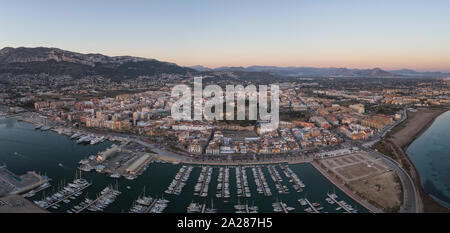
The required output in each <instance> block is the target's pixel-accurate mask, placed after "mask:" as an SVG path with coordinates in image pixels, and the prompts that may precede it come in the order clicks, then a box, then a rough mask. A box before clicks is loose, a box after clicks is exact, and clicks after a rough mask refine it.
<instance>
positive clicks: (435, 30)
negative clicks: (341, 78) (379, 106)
mask: <svg viewBox="0 0 450 233" xmlns="http://www.w3.org/2000/svg"><path fill="white" fill-rule="evenodd" d="M22 46H23V47H38V46H44V47H56V48H61V49H65V50H70V51H74V52H81V53H102V54H105V55H109V56H119V55H130V56H139V57H147V58H155V59H158V60H163V61H169V62H174V63H177V64H179V65H182V66H192V65H203V66H207V67H220V66H250V65H273V66H312V67H348V68H374V67H380V68H382V69H386V70H392V69H402V68H408V69H415V70H418V71H445V72H449V71H450V1H448V0H442V1H437V0H428V1H418V0H405V1H402V0H372V1H364V0H359V1H351V0H335V1H332V0H312V1H306V0H305V1H302V0H296V1H290V0H279V1H267V0H238V1H236V0H162V1H156V0H155V1H152V0H147V1H134V0H129V1H116V0H108V1H102V0H98V1H96V0H90V1H85V0H77V1H70V2H69V1H64V0H63V1H61V0H28V1H27V0H0V47H22Z"/></svg>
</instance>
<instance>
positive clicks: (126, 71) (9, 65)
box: [0, 47, 450, 80]
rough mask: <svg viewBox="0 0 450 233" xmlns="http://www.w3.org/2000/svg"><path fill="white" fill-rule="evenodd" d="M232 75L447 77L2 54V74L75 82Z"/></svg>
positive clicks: (32, 51) (34, 52)
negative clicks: (87, 78)
mask: <svg viewBox="0 0 450 233" xmlns="http://www.w3.org/2000/svg"><path fill="white" fill-rule="evenodd" d="M217 72H231V73H233V74H235V75H238V76H243V77H255V76H259V75H263V76H264V75H266V74H267V75H269V76H271V77H272V76H273V77H297V76H307V77H405V76H407V77H445V76H447V77H448V76H450V74H447V73H441V72H417V71H414V70H408V69H402V70H392V71H385V70H382V69H380V68H373V69H349V68H315V67H294V66H290V67H278V66H248V67H228V66H224V67H219V68H208V67H205V66H201V65H198V66H192V67H183V66H179V65H177V64H175V63H170V62H164V61H158V60H156V59H149V58H141V57H132V56H105V55H102V54H82V53H76V52H71V51H67V50H62V49H58V48H46V47H36V48H25V47H19V48H11V47H5V48H3V49H1V50H0V74H2V73H10V74H13V75H17V74H40V73H47V74H50V75H71V76H72V77H74V78H79V77H83V76H86V75H102V76H105V77H108V78H111V79H113V80H122V79H129V78H137V77H139V76H152V75H157V74H163V73H166V74H180V75H195V74H205V73H206V74H213V75H214V74H216V73H217Z"/></svg>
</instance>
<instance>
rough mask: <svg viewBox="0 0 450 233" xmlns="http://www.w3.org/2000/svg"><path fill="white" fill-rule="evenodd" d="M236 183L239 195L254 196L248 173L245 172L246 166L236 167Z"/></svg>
mask: <svg viewBox="0 0 450 233" xmlns="http://www.w3.org/2000/svg"><path fill="white" fill-rule="evenodd" d="M236 185H237V194H238V197H239V196H243V197H247V198H249V197H251V196H252V194H251V192H250V188H249V186H248V181H247V174H245V167H241V166H239V167H236Z"/></svg>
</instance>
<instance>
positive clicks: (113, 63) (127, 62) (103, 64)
mask: <svg viewBox="0 0 450 233" xmlns="http://www.w3.org/2000/svg"><path fill="white" fill-rule="evenodd" d="M190 72H194V73H195V72H197V71H195V70H193V69H191V68H188V67H181V66H178V65H176V64H174V63H169V62H162V61H158V60H156V59H147V58H140V57H131V56H117V57H109V56H105V55H102V54H82V53H75V52H71V51H66V50H62V49H58V48H45V47H37V48H24V47H20V48H11V47H6V48H3V49H2V50H0V74H1V73H11V74H39V73H47V74H50V75H71V76H73V77H75V78H79V77H82V76H85V75H103V76H105V77H109V78H111V79H113V80H120V79H127V78H137V77H138V76H144V75H147V76H150V75H155V74H162V73H169V74H182V75H185V74H188V73H190Z"/></svg>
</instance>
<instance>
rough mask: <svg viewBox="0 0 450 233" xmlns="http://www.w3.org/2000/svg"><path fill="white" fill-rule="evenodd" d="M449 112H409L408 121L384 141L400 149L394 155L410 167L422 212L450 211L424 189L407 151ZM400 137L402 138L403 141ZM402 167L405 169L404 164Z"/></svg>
mask: <svg viewBox="0 0 450 233" xmlns="http://www.w3.org/2000/svg"><path fill="white" fill-rule="evenodd" d="M447 111H450V108H449V107H448V106H447V107H442V108H419V109H418V110H417V112H407V114H408V118H407V120H405V121H404V122H402V123H401V124H399V125H398V126H396V127H395V128H397V127H399V128H397V129H395V128H394V129H393V130H395V131H394V132H393V133H390V134H388V135H387V136H386V138H385V139H383V141H384V142H385V143H388V144H392V145H393V147H394V148H396V149H399V151H398V152H397V151H395V152H394V153H397V154H399V155H400V156H401V158H400V159H404V160H405V161H406V162H407V165H408V166H410V168H411V169H406V170H408V171H409V172H408V173H409V175H410V176H411V178H412V179H413V182H414V185H415V186H416V190H417V192H418V196H419V197H420V200H419V207H420V210H421V212H450V209H448V208H446V207H445V206H443V205H441V204H440V203H439V202H438V201H437V200H435V199H434V198H433V197H431V195H429V194H428V193H427V192H426V191H425V190H424V189H423V186H422V183H421V179H420V174H419V172H418V170H417V168H416V166H415V165H414V163H413V162H412V161H411V159H410V157H409V155H408V154H407V152H406V151H407V149H408V148H409V146H410V145H411V144H412V143H413V142H414V141H415V140H416V139H418V138H419V137H420V136H421V135H422V134H423V133H424V132H425V131H427V130H428V129H429V128H430V126H431V125H432V124H433V123H434V122H435V120H436V119H437V118H438V117H439V116H441V115H442V114H444V113H445V112H447ZM427 113H428V115H427ZM410 115H412V116H410ZM417 118H418V119H417ZM405 128H413V130H412V131H408V129H405ZM403 131H406V132H403ZM398 137H401V139H399V138H398ZM400 164H402V163H400ZM402 167H403V168H405V167H404V165H403V164H402Z"/></svg>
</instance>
